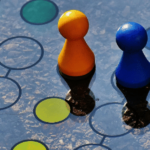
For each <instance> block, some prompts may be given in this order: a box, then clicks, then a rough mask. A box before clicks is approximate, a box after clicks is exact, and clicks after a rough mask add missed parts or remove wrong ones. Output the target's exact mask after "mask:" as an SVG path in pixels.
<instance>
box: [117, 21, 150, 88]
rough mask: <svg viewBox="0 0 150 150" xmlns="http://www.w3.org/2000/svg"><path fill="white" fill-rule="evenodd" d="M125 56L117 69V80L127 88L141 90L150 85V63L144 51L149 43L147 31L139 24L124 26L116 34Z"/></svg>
mask: <svg viewBox="0 0 150 150" xmlns="http://www.w3.org/2000/svg"><path fill="white" fill-rule="evenodd" d="M116 42H117V44H118V46H119V47H120V49H122V50H123V55H122V58H121V60H120V63H119V65H118V67H117V68H116V72H115V74H116V79H117V81H118V83H119V84H121V85H122V86H124V87H127V88H141V87H143V86H145V85H147V84H148V83H150V63H149V62H148V60H147V59H146V57H145V56H144V54H143V52H142V49H143V48H144V47H145V45H146V43H147V33H146V30H145V29H144V28H143V27H142V26H141V25H140V24H138V23H135V22H128V23H125V24H123V25H122V26H121V27H120V28H119V29H118V31H117V33H116Z"/></svg>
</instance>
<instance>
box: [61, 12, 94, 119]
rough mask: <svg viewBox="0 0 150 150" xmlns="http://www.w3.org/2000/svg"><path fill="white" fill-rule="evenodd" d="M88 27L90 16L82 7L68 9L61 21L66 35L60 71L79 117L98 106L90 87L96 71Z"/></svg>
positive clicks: (72, 105) (70, 102) (73, 107)
mask: <svg viewBox="0 0 150 150" xmlns="http://www.w3.org/2000/svg"><path fill="white" fill-rule="evenodd" d="M88 28H89V23H88V19H87V17H86V16H85V14H83V13H82V12H80V11H78V10H69V11H67V12H65V13H64V14H63V15H62V16H61V17H60V19H59V21H58V29H59V32H60V33H61V35H62V36H63V37H64V38H66V40H65V43H64V46H63V48H62V50H61V52H60V54H59V56H58V67H59V72H60V74H61V76H62V77H63V78H64V79H65V81H66V82H67V84H68V85H69V87H70V89H71V90H70V91H69V92H68V94H67V96H66V100H67V101H68V103H69V105H70V107H71V112H72V113H73V114H75V115H78V116H83V115H86V114H88V113H90V112H91V111H92V110H93V109H94V107H95V101H94V99H93V98H92V96H91V95H90V93H91V91H90V89H89V88H88V86H89V83H90V81H91V78H92V76H93V74H94V72H95V56H94V53H93V52H92V50H91V49H90V48H89V46H88V45H87V43H86V42H85V40H84V36H85V35H86V33H87V32H88Z"/></svg>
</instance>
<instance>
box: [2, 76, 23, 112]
mask: <svg viewBox="0 0 150 150" xmlns="http://www.w3.org/2000/svg"><path fill="white" fill-rule="evenodd" d="M0 78H4V79H8V80H10V81H12V82H13V83H15V84H16V85H17V87H18V89H19V94H18V97H17V99H16V100H15V101H14V102H13V103H12V104H10V105H8V106H6V107H3V108H0V110H3V109H7V108H9V107H11V106H13V105H14V104H16V103H17V102H18V101H19V99H20V97H21V94H22V90H21V87H20V85H19V84H18V83H17V82H16V81H15V80H13V79H11V78H9V77H0Z"/></svg>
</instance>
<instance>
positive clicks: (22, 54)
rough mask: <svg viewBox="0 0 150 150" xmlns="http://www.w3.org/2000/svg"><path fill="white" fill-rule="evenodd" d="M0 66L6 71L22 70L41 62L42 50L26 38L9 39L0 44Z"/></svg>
mask: <svg viewBox="0 0 150 150" xmlns="http://www.w3.org/2000/svg"><path fill="white" fill-rule="evenodd" d="M0 54H1V57H0V65H2V66H3V67H5V68H7V69H12V70H23V69H27V68H30V67H33V66H34V65H36V64H37V63H39V62H40V61H41V59H42V58H43V55H44V49H43V46H42V45H41V43H40V42H38V41H37V40H35V39H33V38H31V37H26V36H16V37H11V38H8V39H6V40H4V41H3V42H1V43H0Z"/></svg>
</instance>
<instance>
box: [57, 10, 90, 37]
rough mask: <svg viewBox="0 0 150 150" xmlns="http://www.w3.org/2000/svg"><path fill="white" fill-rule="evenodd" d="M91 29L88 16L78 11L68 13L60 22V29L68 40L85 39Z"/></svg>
mask: <svg viewBox="0 0 150 150" xmlns="http://www.w3.org/2000/svg"><path fill="white" fill-rule="evenodd" d="M88 28H89V22H88V19H87V17H86V15H85V14H84V13H82V12H80V11H78V10H69V11H66V12H65V13H64V14H63V15H62V16H61V17H60V19H59V21H58V29H59V31H60V33H61V34H62V36H63V37H64V38H66V39H71V40H76V39H79V38H83V37H84V36H85V35H86V33H87V31H88Z"/></svg>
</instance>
